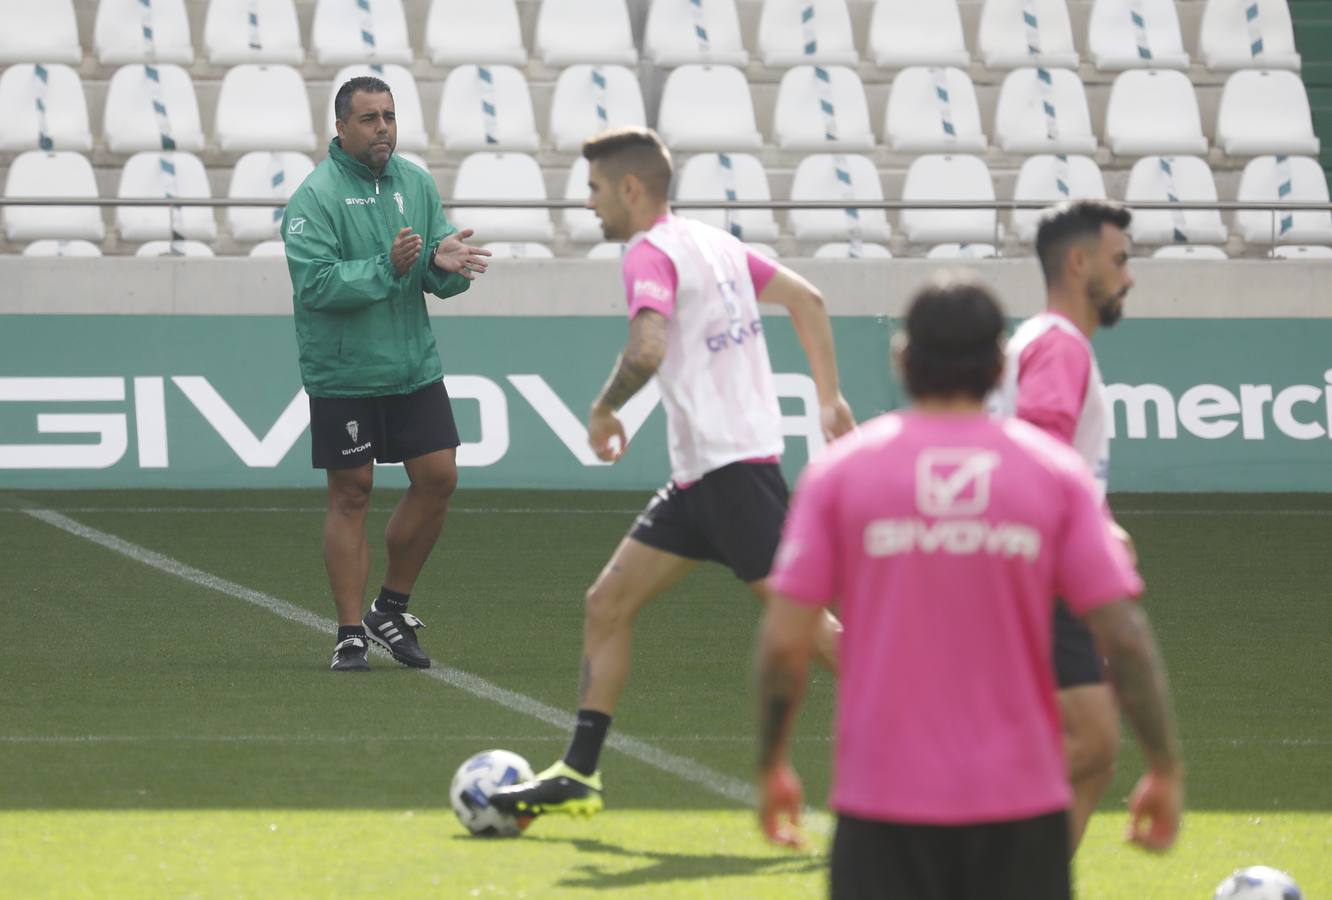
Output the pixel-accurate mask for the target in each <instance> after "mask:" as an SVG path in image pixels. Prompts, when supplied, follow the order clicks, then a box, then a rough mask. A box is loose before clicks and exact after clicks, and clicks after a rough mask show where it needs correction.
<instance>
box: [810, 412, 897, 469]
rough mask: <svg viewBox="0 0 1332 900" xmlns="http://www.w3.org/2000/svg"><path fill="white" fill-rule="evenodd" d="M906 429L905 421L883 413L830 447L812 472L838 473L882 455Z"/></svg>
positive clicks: (815, 462) (812, 462)
mask: <svg viewBox="0 0 1332 900" xmlns="http://www.w3.org/2000/svg"><path fill="white" fill-rule="evenodd" d="M905 427H906V418H905V417H904V416H903V415H902V414H901V413H896V412H890V413H884V414H883V415H880V416H876V417H874V418H873V419H870V420H869V421H868V422H862V423H861V424H860V425H858V426H856V428H855V430H854V431H849V432H847V433H846V434H844V435H842V436H841V437H839V438H837V439H836V440H835V441H833V442H832V443H830V444H829V445H828V446H827V448H826V449H825V450H824V451H823V453H821V454H820V455H819V456H818V457H816V458H815V459H814V460H812V461H811V462H810V464H809V465H810V468H815V467H817V468H818V469H819V470H837V469H840V468H844V467H848V466H853V465H855V464H857V463H858V462H860V461H861V460H863V459H864V458H866V457H871V456H876V455H877V454H879V453H881V452H883V450H884V449H885V448H887V447H888V446H889V445H891V444H892V443H893V442H894V441H896V440H897V439H898V438H899V437H901V435H902V433H903V430H904V429H905Z"/></svg>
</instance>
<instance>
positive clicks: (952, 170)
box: [901, 154, 1000, 244]
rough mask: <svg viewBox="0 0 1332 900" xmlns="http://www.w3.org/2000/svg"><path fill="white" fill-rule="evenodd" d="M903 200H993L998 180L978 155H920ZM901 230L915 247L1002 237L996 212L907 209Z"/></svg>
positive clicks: (903, 188) (911, 167) (909, 176)
mask: <svg viewBox="0 0 1332 900" xmlns="http://www.w3.org/2000/svg"><path fill="white" fill-rule="evenodd" d="M902 199H903V200H911V201H920V200H993V199H994V180H993V179H992V178H991V177H990V169H989V167H988V166H986V165H985V160H983V159H981V158H980V157H978V156H965V155H951V154H935V155H931V156H920V157H917V158H916V159H915V160H914V161H913V162H912V163H911V166H910V168H908V169H907V175H906V183H905V184H903V185H902ZM901 227H902V232H903V235H904V236H905V237H906V239H907V240H908V241H910V242H911V243H913V244H917V243H925V244H936V243H943V242H950V241H955V242H962V243H971V242H976V241H993V240H995V238H996V237H997V236H998V235H999V234H1000V231H999V226H998V214H997V213H996V212H995V210H993V209H904V210H902V218H901Z"/></svg>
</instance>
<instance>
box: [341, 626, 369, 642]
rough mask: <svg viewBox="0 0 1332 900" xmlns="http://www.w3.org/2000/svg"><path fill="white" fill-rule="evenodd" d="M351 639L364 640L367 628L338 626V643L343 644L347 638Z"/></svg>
mask: <svg viewBox="0 0 1332 900" xmlns="http://www.w3.org/2000/svg"><path fill="white" fill-rule="evenodd" d="M349 637H358V638H362V639H364V638H365V626H364V625H339V626H338V643H339V644H341V643H342V642H343V641H345V640H346V639H347V638H349Z"/></svg>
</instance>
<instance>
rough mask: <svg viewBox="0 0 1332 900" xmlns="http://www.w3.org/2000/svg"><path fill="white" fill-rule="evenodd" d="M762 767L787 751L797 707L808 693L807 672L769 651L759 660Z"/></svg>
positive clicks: (763, 769) (766, 767)
mask: <svg viewBox="0 0 1332 900" xmlns="http://www.w3.org/2000/svg"><path fill="white" fill-rule="evenodd" d="M758 694H759V753H758V767H759V771H761V772H762V771H767V770H768V769H769V768H770V767H771V766H772V765H773V764H774V763H776V762H777V761H778V760H779V759H781V757H782V756H783V755H784V754H785V751H786V744H787V741H788V739H789V737H790V732H791V723H792V721H793V720H794V719H795V711H796V709H797V708H798V707H799V705H800V701H801V699H802V698H803V697H804V694H805V672H804V671H803V668H802V667H796V666H792V665H790V664H789V663H784V662H783V661H782V660H779V659H774V658H772V657H770V656H767V655H765V656H764V657H763V658H762V659H761V660H760V663H759V674H758Z"/></svg>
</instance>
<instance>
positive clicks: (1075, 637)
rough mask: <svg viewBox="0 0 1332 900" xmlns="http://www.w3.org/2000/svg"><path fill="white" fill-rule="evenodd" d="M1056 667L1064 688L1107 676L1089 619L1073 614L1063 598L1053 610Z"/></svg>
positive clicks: (1091, 682) (1056, 672)
mask: <svg viewBox="0 0 1332 900" xmlns="http://www.w3.org/2000/svg"><path fill="white" fill-rule="evenodd" d="M1054 670H1055V681H1056V683H1058V685H1059V689H1060V690H1061V691H1062V690H1064V689H1065V688H1074V687H1081V686H1083V685H1088V684H1100V683H1101V682H1103V681H1104V680H1105V673H1104V672H1103V671H1102V670H1101V654H1100V653H1098V652H1096V641H1095V640H1094V639H1093V638H1092V633H1091V629H1090V628H1088V627H1087V623H1086V622H1084V621H1082V620H1081V619H1079V618H1078V617H1077V616H1075V615H1073V613H1072V612H1070V611H1069V609H1068V607H1067V606H1065V605H1064V601H1063V600H1056V601H1055V613H1054Z"/></svg>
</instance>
